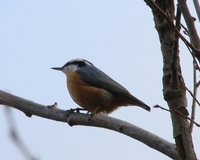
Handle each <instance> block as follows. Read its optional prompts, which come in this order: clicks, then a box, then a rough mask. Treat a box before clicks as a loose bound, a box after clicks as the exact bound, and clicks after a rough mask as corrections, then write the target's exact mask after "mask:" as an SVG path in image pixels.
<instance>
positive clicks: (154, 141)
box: [0, 90, 178, 159]
mask: <svg viewBox="0 0 200 160" xmlns="http://www.w3.org/2000/svg"><path fill="white" fill-rule="evenodd" d="M0 104H2V105H7V106H10V107H13V108H16V109H18V110H20V111H22V112H24V113H25V114H26V115H28V116H29V117H31V116H32V115H36V116H39V117H43V118H48V119H51V120H56V121H61V122H67V123H68V124H69V125H70V126H73V125H84V126H95V127H101V128H107V129H110V130H113V131H116V132H119V133H122V134H124V135H127V136H129V137H131V138H133V139H136V140H138V141H140V142H142V143H144V144H146V145H147V146H149V147H151V148H153V149H155V150H157V151H159V152H161V153H163V154H165V155H166V156H168V157H170V158H172V159H178V155H177V152H176V149H175V145H174V144H172V143H170V142H168V141H166V140H164V139H162V138H160V137H158V136H157V135H154V134H152V133H150V132H148V131H146V130H144V129H142V128H139V127H137V126H135V125H133V124H130V123H128V122H125V121H122V120H119V119H116V118H112V117H109V116H107V115H105V114H96V115H94V116H93V117H92V118H91V119H88V115H87V114H82V113H70V114H69V115H68V113H69V112H67V113H66V111H64V110H61V109H49V108H48V107H47V106H44V105H41V104H37V103H35V102H32V101H28V100H26V99H23V98H20V97H17V96H14V95H11V94H9V93H6V92H3V91H1V90H0ZM66 115H68V116H67V117H66Z"/></svg>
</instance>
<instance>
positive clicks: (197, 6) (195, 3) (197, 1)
mask: <svg viewBox="0 0 200 160" xmlns="http://www.w3.org/2000/svg"><path fill="white" fill-rule="evenodd" d="M193 3H194V7H195V10H196V13H197V16H198V19H199V22H200V6H199V0H193Z"/></svg>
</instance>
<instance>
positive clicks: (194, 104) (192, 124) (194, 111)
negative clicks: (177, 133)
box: [190, 63, 199, 133]
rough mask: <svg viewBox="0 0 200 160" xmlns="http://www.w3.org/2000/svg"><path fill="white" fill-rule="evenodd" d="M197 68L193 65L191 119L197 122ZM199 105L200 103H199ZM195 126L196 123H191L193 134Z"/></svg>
mask: <svg viewBox="0 0 200 160" xmlns="http://www.w3.org/2000/svg"><path fill="white" fill-rule="evenodd" d="M196 72H197V71H196V66H195V63H193V84H194V86H193V97H194V98H193V99H192V107H191V108H192V112H191V119H192V120H193V121H194V120H195V113H196V100H197V98H196V97H197V85H196V84H197V73H196ZM198 104H199V103H198ZM193 126H194V123H193V122H191V123H190V132H191V133H192V130H193Z"/></svg>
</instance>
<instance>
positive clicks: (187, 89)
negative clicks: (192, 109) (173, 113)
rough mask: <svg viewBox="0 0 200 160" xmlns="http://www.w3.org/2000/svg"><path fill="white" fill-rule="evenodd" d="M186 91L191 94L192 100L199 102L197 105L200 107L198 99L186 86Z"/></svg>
mask: <svg viewBox="0 0 200 160" xmlns="http://www.w3.org/2000/svg"><path fill="white" fill-rule="evenodd" d="M185 89H186V90H187V91H188V92H189V93H190V95H191V96H192V98H193V99H194V100H195V101H196V102H197V104H198V105H199V106H200V103H199V101H198V100H197V99H196V97H195V96H194V95H193V93H192V92H191V91H190V90H189V89H188V88H187V87H186V86H185Z"/></svg>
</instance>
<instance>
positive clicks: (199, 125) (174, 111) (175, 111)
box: [154, 105, 200, 127]
mask: <svg viewBox="0 0 200 160" xmlns="http://www.w3.org/2000/svg"><path fill="white" fill-rule="evenodd" d="M154 108H160V109H162V110H164V111H167V112H170V113H177V114H179V115H180V116H182V117H183V118H185V119H188V120H190V121H191V122H192V123H194V124H195V125H196V126H197V127H200V124H199V123H197V122H195V121H194V120H193V119H191V118H189V117H187V116H185V115H184V114H182V113H181V112H179V111H177V110H176V109H174V110H172V111H171V110H169V109H166V108H164V107H161V106H159V105H155V106H154Z"/></svg>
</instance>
